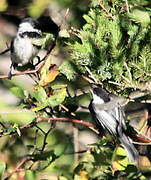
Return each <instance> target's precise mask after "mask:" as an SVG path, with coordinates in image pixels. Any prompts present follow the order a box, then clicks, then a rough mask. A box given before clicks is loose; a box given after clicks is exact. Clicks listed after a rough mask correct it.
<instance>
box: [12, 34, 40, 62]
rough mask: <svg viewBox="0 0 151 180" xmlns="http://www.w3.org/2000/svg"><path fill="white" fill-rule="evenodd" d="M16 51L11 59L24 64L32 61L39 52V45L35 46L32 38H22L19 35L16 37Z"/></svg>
mask: <svg viewBox="0 0 151 180" xmlns="http://www.w3.org/2000/svg"><path fill="white" fill-rule="evenodd" d="M13 44H14V52H13V53H12V54H11V59H12V61H13V62H15V63H18V64H19V63H20V64H22V65H24V64H27V63H28V62H30V61H31V60H32V59H33V58H34V57H35V56H36V55H37V53H38V49H37V47H35V46H33V44H32V42H31V39H29V38H21V37H19V36H17V37H16V38H15V39H14V43H13Z"/></svg>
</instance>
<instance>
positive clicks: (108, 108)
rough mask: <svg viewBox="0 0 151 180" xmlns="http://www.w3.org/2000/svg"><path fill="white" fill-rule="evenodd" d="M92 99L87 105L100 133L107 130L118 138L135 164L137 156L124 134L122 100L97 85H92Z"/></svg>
mask: <svg viewBox="0 0 151 180" xmlns="http://www.w3.org/2000/svg"><path fill="white" fill-rule="evenodd" d="M92 88H93V89H92V96H93V99H92V101H91V103H90V105H89V109H90V112H91V114H92V117H93V119H94V120H95V121H96V123H97V126H98V128H99V129H100V132H101V131H102V130H107V131H108V132H109V133H110V134H112V135H113V136H114V137H116V138H118V139H119V140H120V142H121V143H122V145H123V146H124V148H125V150H126V151H127V153H128V157H129V159H130V161H132V162H135V163H136V164H137V162H138V157H139V154H138V152H137V150H136V148H135V147H134V145H133V144H132V142H131V139H130V137H128V136H127V134H126V124H125V121H124V111H123V109H122V106H121V103H122V99H121V98H119V97H117V96H115V95H112V94H110V93H109V92H107V91H106V90H104V89H102V88H101V87H100V86H99V85H92Z"/></svg>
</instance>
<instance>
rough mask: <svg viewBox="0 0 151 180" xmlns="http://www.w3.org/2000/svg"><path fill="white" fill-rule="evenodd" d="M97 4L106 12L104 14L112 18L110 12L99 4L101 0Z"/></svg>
mask: <svg viewBox="0 0 151 180" xmlns="http://www.w3.org/2000/svg"><path fill="white" fill-rule="evenodd" d="M99 5H100V7H101V8H102V9H103V10H104V11H105V12H106V14H107V15H108V16H109V17H111V18H112V19H113V20H114V18H113V16H112V14H111V13H109V11H108V10H107V9H106V8H105V7H104V6H103V4H101V2H100V4H99Z"/></svg>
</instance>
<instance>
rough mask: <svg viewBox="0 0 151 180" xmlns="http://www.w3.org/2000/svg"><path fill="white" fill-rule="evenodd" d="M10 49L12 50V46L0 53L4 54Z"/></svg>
mask: <svg viewBox="0 0 151 180" xmlns="http://www.w3.org/2000/svg"><path fill="white" fill-rule="evenodd" d="M8 51H10V48H7V49H5V50H4V51H2V52H0V55H3V54H5V53H7V52H8Z"/></svg>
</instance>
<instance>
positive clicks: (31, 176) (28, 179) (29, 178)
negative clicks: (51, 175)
mask: <svg viewBox="0 0 151 180" xmlns="http://www.w3.org/2000/svg"><path fill="white" fill-rule="evenodd" d="M35 179H36V174H35V172H34V171H31V170H26V173H25V180H35Z"/></svg>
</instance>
